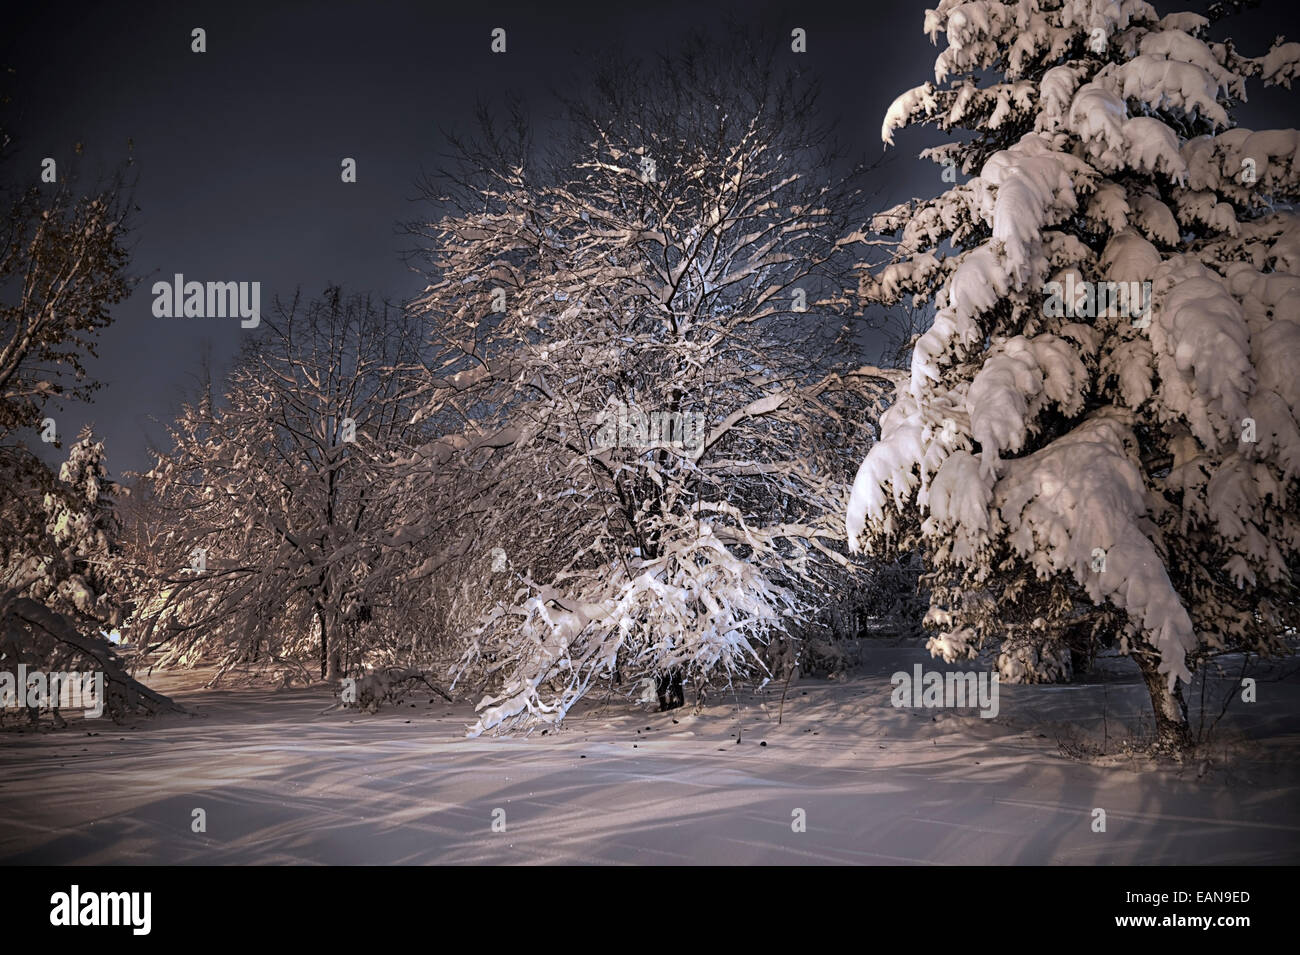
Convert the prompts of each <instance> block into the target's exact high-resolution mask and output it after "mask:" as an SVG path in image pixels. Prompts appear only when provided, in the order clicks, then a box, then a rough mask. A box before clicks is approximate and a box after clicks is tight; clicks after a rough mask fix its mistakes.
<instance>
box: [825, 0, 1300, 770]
mask: <svg viewBox="0 0 1300 955" xmlns="http://www.w3.org/2000/svg"><path fill="white" fill-rule="evenodd" d="M1210 28H1211V24H1210V22H1209V21H1208V20H1207V19H1206V18H1204V17H1202V16H1200V15H1198V14H1194V13H1173V14H1169V15H1167V16H1164V17H1161V16H1160V15H1159V14H1157V12H1156V11H1155V10H1154V9H1153V8H1152V6H1151V5H1150V4H1148V3H1146V2H1145V0H1104V2H1103V0H1064V2H1060V0H1016V2H1001V0H972V2H960V0H943V2H941V3H940V4H939V6H938V8H937V9H935V10H930V11H927V13H926V17H925V29H926V31H927V32H928V33H929V35H930V37H931V39H932V40H937V37H938V34H939V33H943V34H945V36H946V40H947V44H946V48H945V49H944V50H943V52H942V53H941V54H940V55H939V57H938V59H937V60H936V63H935V80H934V82H927V83H925V84H924V85H922V86H919V87H917V88H915V89H912V90H910V91H908V92H907V93H905V94H903V95H902V96H900V97H899V98H898V99H897V100H896V101H895V102H894V104H893V105H892V106H891V107H890V109H889V111H888V114H887V116H886V118H885V122H884V127H883V129H882V135H883V138H884V140H885V141H886V142H887V143H891V144H892V143H893V135H894V132H895V131H896V130H898V129H899V128H901V127H903V126H906V125H908V124H912V123H920V124H928V125H933V126H936V127H938V128H939V129H941V130H945V131H946V130H966V131H967V132H965V133H964V134H962V135H961V136H959V137H957V139H956V141H955V142H951V143H947V144H945V145H942V146H938V147H936V148H933V149H930V150H927V151H926V153H924V154H923V155H927V156H929V158H931V159H933V160H935V161H936V162H938V163H940V164H941V165H944V166H947V167H948V168H949V169H951V170H953V171H955V170H957V169H960V171H961V172H962V173H963V174H965V175H969V176H970V178H969V179H967V181H965V182H961V183H959V184H955V185H954V186H953V187H952V188H950V189H948V191H947V192H945V193H944V194H942V195H941V196H939V197H938V198H936V199H932V200H918V201H913V202H909V203H905V204H904V205H902V206H899V207H897V208H895V209H892V210H890V211H889V212H887V213H884V214H883V215H881V216H879V217H878V218H877V220H876V221H875V222H874V223H873V226H874V228H875V229H876V230H878V231H880V232H883V233H888V234H893V235H895V236H896V237H897V241H898V245H897V247H896V252H895V255H894V256H893V258H892V260H891V261H890V262H889V263H888V264H887V265H885V266H884V267H883V268H880V269H877V270H875V271H874V272H873V273H872V274H871V275H869V276H868V277H867V278H865V279H864V281H863V283H862V293H863V295H864V298H865V299H867V300H869V301H875V302H881V303H885V304H893V303H897V302H900V301H904V300H908V301H910V302H912V303H913V304H915V303H918V302H927V301H932V302H933V303H934V305H935V306H936V308H937V311H936V313H935V317H934V322H933V325H932V327H931V328H930V329H929V331H928V332H927V333H926V334H925V335H924V336H923V337H922V338H921V339H920V340H919V341H918V342H917V343H916V345H915V347H914V349H913V352H912V360H911V373H910V376H909V377H908V380H906V381H905V382H903V383H902V384H900V385H899V387H898V389H897V394H896V396H895V402H894V404H893V406H892V407H891V408H890V410H889V411H888V412H887V414H886V415H885V417H884V418H883V420H882V423H881V426H882V439H881V441H880V442H879V443H878V444H876V445H875V446H874V447H873V448H872V449H871V451H870V453H869V454H868V455H867V457H866V459H865V461H864V462H863V463H862V466H861V468H860V470H859V471H858V474H857V478H856V481H855V483H854V489H853V495H852V499H851V501H850V505H849V509H848V521H847V523H848V531H849V534H850V537H851V540H852V541H853V543H854V545H855V546H858V547H865V548H867V549H870V548H878V547H880V546H882V545H885V544H887V543H888V544H893V545H901V546H903V547H919V548H920V549H921V550H922V551H923V553H924V555H925V557H926V558H927V560H928V562H929V566H930V568H931V570H932V574H931V576H930V581H929V583H930V585H931V593H932V600H931V607H930V610H929V613H928V614H927V618H926V623H927V625H928V626H930V627H932V628H933V629H934V630H935V631H936V633H935V635H934V636H933V637H932V639H931V640H930V644H929V645H930V649H931V651H932V652H933V653H935V654H937V655H942V656H943V657H944V658H945V659H947V660H954V659H960V658H969V657H973V656H974V655H975V654H976V653H977V652H978V650H979V649H980V648H981V647H985V646H990V645H994V646H997V647H998V648H999V649H1000V655H999V657H998V666H999V669H1000V671H1001V674H1002V677H1003V678H1004V679H1008V680H1022V681H1035V680H1044V679H1052V678H1054V677H1056V676H1058V675H1060V674H1061V673H1064V672H1068V670H1069V668H1070V666H1071V654H1070V652H1069V651H1070V650H1074V651H1075V654H1074V659H1076V660H1078V659H1080V658H1081V655H1082V656H1086V655H1087V653H1089V652H1091V650H1092V648H1093V647H1094V646H1095V645H1096V642H1097V641H1099V640H1101V641H1105V640H1107V639H1111V638H1113V639H1115V640H1117V642H1118V646H1119V647H1120V649H1121V650H1122V651H1124V652H1126V653H1128V654H1131V655H1132V656H1133V658H1134V659H1135V660H1136V662H1137V663H1138V665H1139V666H1140V668H1141V670H1142V673H1143V675H1144V678H1145V682H1146V684H1147V687H1148V689H1149V691H1150V693H1151V697H1152V702H1153V706H1154V710H1155V717H1156V725H1157V730H1158V735H1159V742H1160V745H1161V746H1162V747H1163V748H1165V749H1169V750H1176V749H1179V748H1181V747H1183V746H1184V745H1185V744H1186V743H1187V731H1186V709H1185V706H1184V704H1183V700H1182V695H1181V688H1180V683H1182V682H1185V681H1188V680H1189V679H1190V676H1191V673H1192V671H1193V670H1194V669H1195V668H1196V667H1197V666H1198V664H1199V663H1201V662H1202V661H1204V660H1205V659H1206V658H1207V657H1208V656H1210V655H1213V654H1215V653H1217V652H1222V651H1223V650H1225V649H1229V648H1246V649H1250V650H1253V651H1258V652H1265V653H1267V652H1269V651H1277V650H1280V649H1281V648H1282V635H1283V633H1284V631H1285V629H1286V628H1287V627H1294V626H1295V624H1296V622H1297V595H1296V584H1295V573H1296V571H1297V565H1298V560H1297V558H1298V556H1300V520H1298V518H1297V507H1296V500H1297V493H1298V492H1300V487H1297V478H1298V476H1300V431H1298V430H1297V421H1300V376H1297V374H1296V369H1297V368H1300V220H1298V219H1297V217H1296V215H1295V213H1294V211H1293V205H1292V203H1294V201H1295V198H1296V192H1297V185H1298V183H1300V178H1298V177H1300V134H1297V132H1296V131H1295V130H1264V131H1259V132H1252V131H1251V130H1248V129H1242V128H1239V127H1236V126H1234V125H1233V122H1232V117H1231V109H1232V107H1233V106H1234V105H1235V104H1237V103H1238V102H1240V101H1241V100H1243V99H1244V97H1245V84H1246V81H1247V80H1248V79H1252V78H1255V79H1259V80H1262V81H1263V82H1265V83H1277V84H1282V85H1284V86H1287V87H1289V84H1290V80H1291V79H1292V78H1293V77H1294V76H1295V75H1296V73H1297V70H1300V44H1296V43H1283V42H1282V41H1281V40H1279V41H1278V42H1277V43H1276V44H1275V45H1274V47H1273V48H1272V49H1271V50H1270V51H1268V52H1267V53H1266V54H1265V55H1263V56H1260V57H1257V58H1251V57H1247V56H1244V55H1241V54H1239V53H1238V52H1237V51H1236V49H1235V48H1234V47H1233V45H1232V43H1231V42H1230V41H1223V42H1215V41H1213V40H1211V39H1210ZM950 178H952V177H950Z"/></svg>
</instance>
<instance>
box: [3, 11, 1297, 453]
mask: <svg viewBox="0 0 1300 955" xmlns="http://www.w3.org/2000/svg"><path fill="white" fill-rule="evenodd" d="M931 5H932V3H931ZM27 6H28V7H29V8H31V9H28V10H27V11H25V12H22V13H6V23H5V29H4V31H3V34H0V67H3V68H5V69H6V70H12V72H8V73H6V74H3V87H2V90H0V91H3V92H7V93H8V94H9V95H10V96H11V97H12V102H11V103H10V104H9V105H7V106H4V107H3V111H2V112H0V125H3V127H4V128H5V129H7V130H8V131H9V132H10V133H11V134H12V135H14V136H15V138H16V139H17V141H18V142H17V146H18V149H17V151H16V153H15V157H14V159H13V160H11V161H10V162H8V163H6V166H5V175H7V176H15V175H18V174H19V173H20V171H22V170H28V169H29V170H30V171H31V175H32V178H33V180H35V179H36V178H37V176H38V175H39V162H40V158H41V157H43V156H53V157H54V158H55V159H56V160H58V161H59V164H60V170H61V171H62V170H63V169H64V168H66V165H65V164H66V163H68V162H69V161H70V160H71V159H72V158H73V150H72V147H73V144H74V143H76V142H81V143H84V144H85V148H86V166H87V170H88V171H90V170H91V169H92V168H93V166H94V165H95V164H96V163H102V164H104V165H105V166H106V167H111V166H113V165H114V164H118V163H121V162H123V161H124V160H125V159H126V157H127V140H128V138H130V139H132V140H133V141H134V152H133V155H134V160H135V162H134V166H133V167H132V169H133V171H134V173H135V174H136V175H137V176H138V180H137V188H136V192H135V200H136V203H137V205H138V206H139V207H140V212H139V213H138V214H137V215H136V216H135V218H134V222H133V233H132V236H131V247H132V262H131V271H132V273H133V274H134V275H136V276H139V277H141V279H142V281H141V282H140V284H139V286H138V288H137V290H136V293H135V294H134V295H133V296H132V297H131V298H130V299H129V300H127V301H126V302H124V303H122V304H121V305H119V306H117V308H116V309H115V311H114V317H115V321H114V324H113V325H112V326H110V327H109V328H108V329H107V330H106V331H105V332H104V333H103V335H102V336H101V349H100V359H99V360H98V361H97V362H94V363H92V365H91V370H92V372H93V373H94V374H95V375H96V377H98V378H99V380H101V381H103V382H104V384H105V387H104V389H103V390H102V391H100V392H99V394H98V395H97V398H96V401H95V403H94V405H93V406H91V407H84V406H71V407H69V408H68V409H67V410H66V411H64V412H63V413H59V412H57V411H55V412H52V413H53V414H54V417H55V418H56V419H57V420H58V423H59V431H60V434H61V436H62V437H63V438H64V439H65V442H66V439H67V438H69V437H72V436H74V435H75V433H76V431H77V430H78V428H79V427H80V426H81V424H82V423H84V422H86V421H93V422H94V423H95V425H96V431H97V432H98V433H99V434H100V435H101V437H103V438H104V439H105V440H106V443H107V449H108V454H109V465H110V467H111V468H112V469H113V471H114V472H115V473H119V474H120V472H121V471H122V470H125V469H143V468H146V467H148V465H149V463H150V461H149V457H148V455H147V441H148V438H147V435H148V436H152V437H153V438H154V439H155V440H157V439H160V438H161V435H162V433H161V430H160V428H159V427H158V426H157V425H155V424H152V423H151V422H150V418H151V417H158V418H162V419H166V418H167V417H168V416H169V413H170V412H171V411H172V410H174V408H175V407H176V405H177V403H178V401H179V400H180V398H181V396H182V395H183V394H185V393H186V392H187V391H188V390H189V389H190V388H192V387H193V385H194V381H195V378H194V374H195V372H196V371H197V370H198V367H199V363H200V357H201V355H202V353H203V352H204V350H205V348H208V347H210V348H211V353H212V357H213V360H214V365H215V366H216V367H217V368H218V369H220V368H221V367H223V365H224V364H225V363H226V362H227V361H228V360H229V358H230V356H232V355H233V354H234V352H235V350H236V349H237V347H238V343H239V339H240V336H241V335H247V334H256V332H255V331H246V330H243V329H241V328H240V327H239V322H238V320H232V319H193V318H191V319H160V318H155V317H154V316H153V314H152V310H151V306H152V302H153V296H152V294H151V291H150V286H151V285H152V283H153V282H154V281H155V280H159V279H164V280H170V278H171V276H172V275H173V273H175V272H181V273H184V274H185V276H186V277H187V278H193V279H197V280H200V281H208V280H220V281H254V280H256V281H260V282H261V283H262V310H263V312H264V313H266V312H267V311H269V307H270V299H271V296H272V295H273V294H274V293H276V292H280V293H282V294H284V293H292V291H293V290H294V289H295V288H297V287H301V288H302V289H303V291H304V294H307V295H315V294H317V293H319V292H320V291H321V289H323V288H324V286H325V285H327V284H329V283H340V284H343V285H344V286H346V287H347V288H349V289H355V290H370V291H372V292H374V293H376V294H377V295H378V296H380V297H388V298H390V299H392V300H394V301H402V300H405V299H407V298H409V297H410V296H411V295H413V294H414V293H416V292H417V291H418V290H419V289H420V287H421V284H420V279H419V277H418V276H417V275H415V274H414V273H412V272H411V271H410V269H409V267H408V265H407V264H406V263H405V262H404V261H403V259H402V257H401V255H400V253H401V250H403V249H405V248H407V247H408V245H409V244H410V240H409V239H408V238H407V237H405V236H402V235H400V234H399V232H398V230H397V228H396V225H397V223H398V222H399V221H404V220H407V219H409V218H411V217H412V216H413V215H415V214H416V212H417V211H418V209H417V207H416V206H413V205H412V203H411V202H410V200H411V199H412V198H413V197H415V195H416V194H417V190H416V187H415V182H416V181H417V179H418V178H419V177H420V175H421V172H422V170H430V169H432V168H434V167H435V166H436V165H437V164H438V161H439V158H440V156H441V154H442V153H443V151H444V148H445V147H444V142H443V136H442V132H443V131H444V130H452V131H455V130H463V129H466V128H467V125H468V121H469V119H470V116H471V113H472V109H473V106H474V104H475V103H476V102H477V101H484V102H486V103H488V104H493V103H500V102H501V101H502V100H503V98H504V96H505V95H506V94H507V93H508V92H516V93H521V94H523V95H524V96H525V97H526V98H527V102H528V104H529V105H530V107H533V108H535V110H536V111H537V112H538V113H539V114H541V113H545V112H546V111H548V110H549V109H550V108H551V103H550V101H549V98H548V97H547V96H546V95H545V93H546V90H547V89H548V87H552V88H558V89H569V88H571V86H572V83H573V82H574V81H575V80H578V81H580V80H581V79H582V77H583V76H584V68H585V66H586V65H587V64H589V63H590V61H591V59H592V58H593V57H594V56H596V55H598V54H599V53H600V52H601V51H603V50H605V49H607V48H608V47H609V46H610V45H611V44H621V45H622V46H623V47H625V48H626V49H628V50H630V51H633V52H637V53H644V54H647V55H652V54H654V53H657V52H660V51H663V50H668V49H671V48H672V46H673V44H674V41H675V39H676V38H678V37H680V36H682V35H684V34H685V33H686V32H687V31H688V30H690V29H692V28H700V29H703V30H705V31H707V32H710V33H716V32H720V31H721V29H722V24H723V23H724V14H726V13H727V12H729V11H730V12H731V13H733V14H734V15H736V16H738V17H739V18H740V19H741V20H743V21H745V22H746V23H748V24H751V25H752V26H753V27H754V28H756V29H757V30H759V31H760V32H761V33H764V34H768V33H770V34H771V35H772V36H773V37H784V38H787V39H786V42H787V43H788V37H789V35H790V30H791V28H793V27H795V26H800V27H804V28H805V29H806V30H807V31H808V53H807V54H805V55H803V56H802V57H800V65H801V66H802V67H804V68H805V69H808V70H810V71H812V72H813V73H814V74H815V75H816V76H817V77H818V78H819V79H821V81H822V83H823V85H824V91H825V104H826V106H827V107H828V108H829V110H830V112H831V114H832V115H835V116H838V117H839V118H840V120H841V135H842V136H843V138H844V139H845V140H846V141H847V142H848V143H850V144H851V145H852V146H853V147H854V148H855V149H856V150H857V151H858V152H859V153H861V154H863V155H865V156H867V157H870V158H875V157H877V156H879V155H880V151H881V145H880V141H879V130H880V122H881V120H882V118H883V116H884V113H885V110H886V109H887V107H888V105H889V103H890V102H891V101H892V100H893V98H894V97H895V96H897V95H898V94H899V93H901V92H903V91H904V90H905V89H908V88H909V87H911V86H915V85H917V84H918V83H921V82H924V81H925V80H926V79H928V78H931V77H932V75H933V73H932V67H933V61H934V57H935V55H936V53H937V50H936V49H935V48H934V47H933V46H931V45H930V42H929V40H928V39H927V38H926V37H925V35H924V34H923V33H922V32H921V26H922V18H923V15H924V9H925V7H926V6H927V3H926V2H925V0H920V2H917V0H912V2H905V0H885V2H874V0H872V2H864V0H854V2H846V0H833V2H826V0H801V2H799V3H797V4H790V3H772V2H765V0H755V2H749V3H743V4H739V5H735V6H732V7H723V6H721V5H718V4H709V5H706V4H702V3H699V2H658V3H653V4H646V5H634V4H615V3H611V2H608V0H606V2H602V3H599V4H597V3H589V2H583V3H578V2H555V3H547V4H538V3H535V2H533V3H487V2H480V3H456V4H447V3H438V2H423V3H414V2H404V3H395V2H393V3H389V2H371V3H355V2H353V3H341V2H321V3H300V4H299V3H295V4H270V3H266V2H262V3H248V2H222V3H175V2H163V3H113V4H95V5H85V6H86V7H87V8H86V9H79V8H78V5H77V4H29V5H27ZM1200 6H1201V5H1199V4H1183V5H1171V4H1158V9H1160V10H1161V11H1162V12H1167V11H1169V10H1172V9H1185V8H1188V7H1191V8H1194V9H1199V8H1200ZM1294 10H1295V6H1294V4H1292V3H1290V2H1286V3H1283V2H1275V3H1273V4H1272V5H1271V7H1269V6H1267V5H1266V9H1265V10H1264V11H1255V12H1251V13H1248V14H1246V15H1244V16H1242V17H1238V18H1234V19H1232V20H1229V21H1228V22H1227V23H1226V24H1223V25H1220V27H1219V28H1218V29H1217V31H1216V37H1221V36H1223V35H1232V36H1233V37H1234V38H1235V39H1236V40H1237V42H1238V47H1239V48H1240V49H1242V50H1243V51H1244V52H1247V53H1251V54H1256V53H1262V52H1263V51H1264V50H1265V49H1266V48H1267V45H1268V43H1269V41H1270V40H1271V39H1272V37H1273V35H1274V34H1275V33H1287V34H1288V35H1289V36H1291V37H1292V38H1294V37H1295V36H1296V35H1297V34H1300V30H1296V29H1295V28H1294V23H1295V20H1296V13H1295V12H1294ZM1282 19H1286V20H1287V21H1289V22H1286V23H1283V22H1281V20H1282ZM196 26H197V27H203V28H205V29H206V30H207V44H208V51H207V52H206V53H204V54H201V55H200V54H195V53H192V52H191V51H190V42H191V41H190V31H191V30H192V29H193V28H194V27H196ZM498 26H500V27H504V28H505V29H506V30H507V31H508V43H509V50H508V52H507V53H506V54H505V55H494V54H493V53H491V52H490V50H489V43H490V32H491V30H492V28H493V27H498ZM791 55H792V56H794V54H791ZM1251 92H1252V102H1251V103H1250V104H1249V107H1248V108H1247V109H1245V110H1243V111H1242V113H1241V114H1240V118H1241V121H1242V122H1243V123H1244V124H1245V125H1248V126H1255V127H1262V126H1277V125H1294V124H1295V113H1296V109H1295V101H1294V94H1287V93H1285V92H1281V91H1264V90H1262V88H1260V87H1258V86H1255V87H1254V88H1253V89H1252V90H1251ZM927 141H928V140H925V139H923V138H922V137H921V136H920V135H918V134H915V133H913V134H904V135H901V136H900V137H899V140H898V142H899V148H898V149H896V150H891V156H892V159H891V161H890V162H889V163H888V164H887V165H886V166H885V167H884V168H883V169H882V170H881V172H880V174H879V180H880V181H879V184H878V185H879V188H880V189H881V196H880V205H881V207H882V208H883V207H885V206H887V205H890V204H892V203H894V202H897V201H899V200H900V199H902V198H904V197H905V196H907V195H911V194H917V195H932V194H935V193H937V192H938V191H939V190H940V188H941V186H942V183H941V182H940V180H939V176H938V170H937V168H936V167H934V166H932V165H931V164H929V163H926V162H921V161H917V160H915V159H914V156H915V154H916V152H917V151H918V150H919V149H920V148H921V147H922V146H923V145H925V144H926V142H927ZM345 156H350V157H355V158H356V160H357V162H358V182H357V183H355V184H344V183H342V182H340V178H339V172H340V166H339V164H340V161H341V160H342V158H343V157H345ZM863 357H864V359H872V358H874V357H875V356H874V354H872V355H864V356H863ZM65 446H66V444H65ZM63 454H64V452H62V451H56V452H54V453H53V457H52V459H53V460H61V459H62V456H63Z"/></svg>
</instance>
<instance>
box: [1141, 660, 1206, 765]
mask: <svg viewBox="0 0 1300 955" xmlns="http://www.w3.org/2000/svg"><path fill="white" fill-rule="evenodd" d="M1133 659H1134V660H1135V661H1137V665H1138V668H1139V669H1140V670H1141V671H1142V680H1143V682H1145V683H1146V685H1147V693H1149V694H1150V695H1151V708H1152V710H1153V712H1154V714H1155V718H1156V751H1157V752H1159V753H1163V754H1166V755H1169V756H1180V755H1182V754H1183V753H1184V752H1186V751H1187V750H1188V749H1190V748H1191V745H1192V734H1191V730H1190V729H1189V728H1188V725H1187V703H1186V701H1185V700H1184V699H1183V690H1182V687H1181V686H1179V685H1178V683H1177V682H1175V683H1174V688H1173V691H1172V692H1171V691H1170V689H1169V683H1168V681H1167V679H1166V677H1165V675H1164V674H1163V673H1161V672H1160V671H1159V669H1158V662H1157V657H1156V655H1155V653H1153V652H1151V651H1141V650H1139V651H1137V652H1135V653H1134V654H1133Z"/></svg>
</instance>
